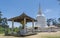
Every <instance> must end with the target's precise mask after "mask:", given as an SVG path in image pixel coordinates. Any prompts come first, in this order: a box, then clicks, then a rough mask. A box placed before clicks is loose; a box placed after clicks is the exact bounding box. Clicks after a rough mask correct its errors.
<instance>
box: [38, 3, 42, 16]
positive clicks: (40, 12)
mask: <svg viewBox="0 0 60 38" xmlns="http://www.w3.org/2000/svg"><path fill="white" fill-rule="evenodd" d="M38 14H40V15H42V11H41V6H40V3H39V12H38Z"/></svg>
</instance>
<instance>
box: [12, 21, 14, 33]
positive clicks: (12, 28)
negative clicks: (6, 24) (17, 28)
mask: <svg viewBox="0 0 60 38" xmlns="http://www.w3.org/2000/svg"><path fill="white" fill-rule="evenodd" d="M13 30H14V20H12V33H13V32H14V31H13Z"/></svg>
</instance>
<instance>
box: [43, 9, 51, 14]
mask: <svg viewBox="0 0 60 38" xmlns="http://www.w3.org/2000/svg"><path fill="white" fill-rule="evenodd" d="M51 11H52V10H51V9H46V10H45V11H44V13H49V12H51Z"/></svg>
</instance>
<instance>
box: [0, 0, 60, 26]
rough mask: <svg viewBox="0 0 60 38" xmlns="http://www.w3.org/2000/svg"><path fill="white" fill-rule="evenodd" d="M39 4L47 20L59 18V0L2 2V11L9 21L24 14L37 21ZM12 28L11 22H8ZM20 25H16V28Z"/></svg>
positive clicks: (0, 6) (10, 0)
mask: <svg viewBox="0 0 60 38" xmlns="http://www.w3.org/2000/svg"><path fill="white" fill-rule="evenodd" d="M39 3H40V6H41V10H42V13H43V14H44V15H45V16H46V18H56V19H57V18H59V17H60V5H59V2H58V1H57V0H0V11H1V12H2V14H3V17H7V19H9V18H12V17H15V16H19V15H21V14H22V13H23V12H24V13H26V14H27V15H28V16H30V17H33V18H35V19H36V15H37V13H38V8H39ZM8 24H9V25H10V27H11V22H8ZM16 25H17V26H18V25H19V24H18V23H15V26H16Z"/></svg>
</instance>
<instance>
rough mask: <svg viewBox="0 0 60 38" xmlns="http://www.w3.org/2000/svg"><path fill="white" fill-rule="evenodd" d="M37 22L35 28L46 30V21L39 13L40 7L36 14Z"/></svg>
mask: <svg viewBox="0 0 60 38" xmlns="http://www.w3.org/2000/svg"><path fill="white" fill-rule="evenodd" d="M36 19H37V22H36V25H35V27H39V28H46V27H48V26H47V21H46V17H45V16H44V14H43V13H42V11H41V8H40V5H39V11H38V14H37V16H36Z"/></svg>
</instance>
